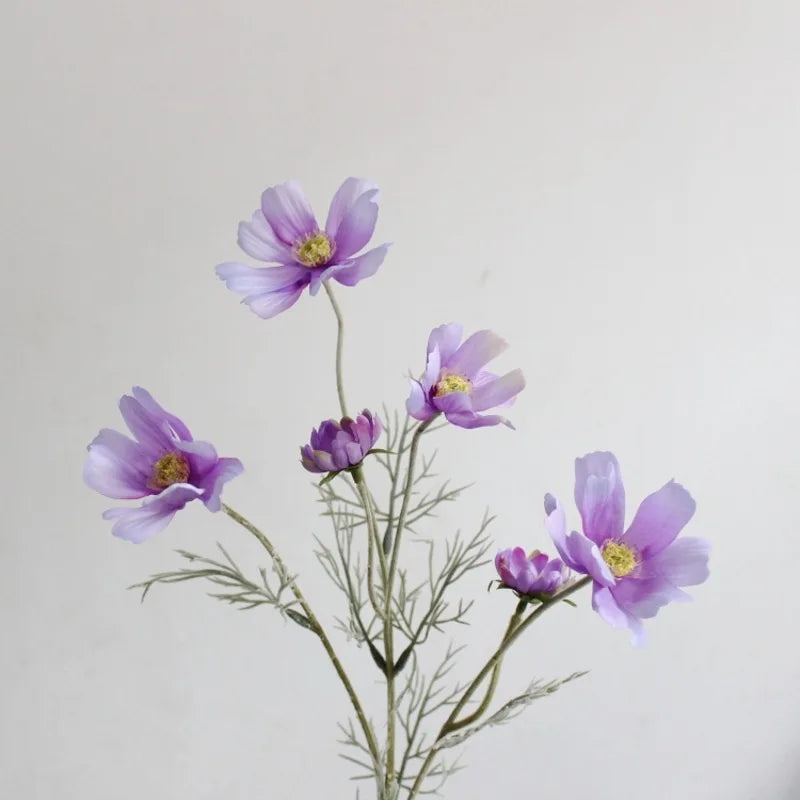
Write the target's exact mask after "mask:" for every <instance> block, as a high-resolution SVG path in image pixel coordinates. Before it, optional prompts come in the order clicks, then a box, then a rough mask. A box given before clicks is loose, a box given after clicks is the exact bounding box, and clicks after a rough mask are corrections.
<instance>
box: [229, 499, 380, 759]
mask: <svg viewBox="0 0 800 800" xmlns="http://www.w3.org/2000/svg"><path fill="white" fill-rule="evenodd" d="M222 510H223V511H224V512H225V513H226V514H227V515H228V516H229V517H230V518H231V519H232V520H233V521H234V522H237V523H238V524H239V525H241V526H242V527H243V528H244V529H245V530H246V531H248V532H249V533H251V534H252V535H253V536H255V538H256V539H258V541H259V542H260V543H261V546H262V547H263V548H264V549H265V550H266V551H267V553H268V554H269V557H270V558H271V559H272V563H273V564H274V565H275V569H276V570H277V572H278V574H279V576H280V577H281V579H282V580H285V579H288V580H289V588H290V589H291V591H292V594H293V595H294V596H295V598H296V599H297V602H298V603H299V604H300V607H301V608H302V609H303V613H304V614H305V615H306V619H308V622H309V624H310V625H311V627H312V628H313V630H314V632H315V633H316V634H317V636H318V637H319V640H320V641H321V642H322V646H323V647H324V648H325V652H326V653H327V654H328V658H329V659H330V661H331V663H332V664H333V668H334V669H335V670H336V674H337V675H338V676H339V680H340V681H341V682H342V685H343V686H344V688H345V691H346V692H347V696H348V697H349V698H350V702H351V704H352V706H353V710H354V711H355V713H356V717H357V718H358V722H359V724H360V725H361V730H362V731H363V732H364V738H365V739H366V743H367V748H368V749H369V753H370V756H372V759H373V762H374V763H375V765H376V767H378V766H380V751H379V750H378V744H377V742H376V741H375V735H374V734H373V732H372V727H371V726H370V724H369V721H368V720H367V718H366V716H365V714H364V709H363V708H362V707H361V701H360V700H359V699H358V695H357V694H356V690H355V689H354V688H353V684H352V683H351V682H350V677H349V676H348V674H347V673H346V672H345V670H344V667H343V666H342V664H341V662H340V661H339V658H338V656H337V655H336V651H335V650H334V649H333V645H332V644H331V642H330V639H328V636H327V634H326V633H325V630H324V628H323V627H322V625H321V624H320V622H319V620H318V619H317V617H316V615H315V614H314V612H313V611H312V609H311V606H310V605H309V604H308V601H307V600H306V598H305V596H304V595H303V593H302V592H301V591H300V587H299V586H298V585H297V582H296V581H295V580H294V578H292V577H291V576H290V573H289V571H288V570H287V569H286V565H285V564H284V563H283V559H282V558H281V557H280V555H278V551H277V550H276V549H275V547H274V546H273V544H272V542H271V541H270V540H269V539H268V538H267V536H266V535H265V534H264V533H262V531H260V530H259V529H258V528H257V527H256V526H255V525H253V523H252V522H250V520H248V519H247V518H246V517H243V516H242V515H241V514H240V513H239V512H238V511H234V510H233V509H232V508H231V507H230V506H228V505H226V504H225V503H223V504H222Z"/></svg>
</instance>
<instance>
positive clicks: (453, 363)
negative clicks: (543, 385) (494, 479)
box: [406, 322, 525, 428]
mask: <svg viewBox="0 0 800 800" xmlns="http://www.w3.org/2000/svg"><path fill="white" fill-rule="evenodd" d="M461 336H462V329H461V325H459V324H457V323H455V322H451V323H449V324H447V325H440V326H439V327H438V328H434V329H433V330H432V331H431V334H430V336H429V337H428V352H427V360H426V365H425V374H424V375H423V376H422V378H421V379H420V380H415V379H413V378H412V379H411V394H410V395H409V397H408V400H406V409H407V410H408V413H409V414H410V415H411V416H412V417H414V419H418V420H422V421H425V420H428V419H430V418H431V417H433V416H435V415H436V414H439V413H442V414H444V415H445V417H446V418H447V420H448V422H452V423H453V424H454V425H458V426H460V427H462V428H479V427H483V426H485V425H497V424H498V423H503V425H507V426H508V427H509V428H513V427H514V426H513V425H512V424H511V423H510V422H509V421H508V420H507V419H506V418H505V417H502V416H500V415H499V414H480V413H478V412H481V411H487V410H490V409H493V408H496V407H499V406H507V405H510V404H511V403H512V402H513V401H514V399H515V398H516V396H517V395H518V394H519V393H520V392H521V391H522V390H523V389H524V388H525V378H524V377H523V375H522V371H521V370H519V369H515V370H512V371H511V372H508V373H506V374H505V375H503V376H502V377H501V376H498V375H495V374H493V373H491V372H487V371H486V370H484V367H485V366H486V364H488V363H489V362H490V361H491V360H492V359H494V358H496V357H497V356H498V355H500V353H502V352H503V351H504V350H505V349H506V348H507V347H508V343H507V342H506V341H505V340H504V339H501V338H500V337H499V336H498V335H497V334H496V333H493V332H492V331H478V332H477V333H473V334H472V336H470V337H469V338H468V339H467V340H466V341H464V342H463V343H462V342H461Z"/></svg>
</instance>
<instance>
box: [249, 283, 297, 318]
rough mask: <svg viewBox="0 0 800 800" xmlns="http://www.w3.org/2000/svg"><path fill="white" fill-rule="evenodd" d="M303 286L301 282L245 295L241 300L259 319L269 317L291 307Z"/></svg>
mask: <svg viewBox="0 0 800 800" xmlns="http://www.w3.org/2000/svg"><path fill="white" fill-rule="evenodd" d="M304 288H305V286H303V285H302V284H301V285H300V286H296V287H290V288H288V289H281V290H279V291H277V292H268V293H266V294H253V295H250V296H249V297H245V298H244V300H243V301H242V302H243V303H246V304H247V305H248V306H249V307H250V310H251V311H252V312H253V313H254V314H257V315H258V316H259V317H261V319H271V318H272V317H274V316H277V315H278V314H280V313H281V311H286V309H287V308H291V307H292V306H293V305H294V304H295V303H296V302H297V301H298V300H299V299H300V295H301V294H303V289H304Z"/></svg>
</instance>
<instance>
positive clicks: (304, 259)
mask: <svg viewBox="0 0 800 800" xmlns="http://www.w3.org/2000/svg"><path fill="white" fill-rule="evenodd" d="M377 218H378V187H377V186H375V185H374V184H372V183H370V182H369V181H365V180H361V179H360V178H348V179H347V180H346V181H345V182H344V183H343V184H342V185H341V186H340V187H339V189H338V191H337V192H336V194H335V195H334V196H333V200H332V201H331V206H330V210H329V211H328V220H327V222H326V223H325V228H324V229H323V228H320V226H319V225H318V223H317V220H316V218H315V217H314V212H313V211H312V210H311V206H310V205H309V202H308V200H307V199H306V196H305V194H304V193H303V190H302V189H301V188H300V185H299V184H298V183H297V182H296V181H287V182H286V183H282V184H279V185H278V186H270V187H269V188H268V189H266V190H265V191H264V193H263V194H262V195H261V208H259V209H257V210H256V211H255V212H254V213H253V216H252V219H251V220H250V221H249V222H240V223H239V237H238V242H239V247H241V248H242V250H244V252H245V253H247V255H249V256H251V257H252V258H255V259H256V260H258V261H264V262H266V263H268V264H277V265H278V266H273V267H249V266H247V265H246V264H241V263H239V262H235V261H233V262H228V263H225V264H220V265H218V266H217V269H216V271H217V275H218V276H219V277H220V278H221V279H222V280H224V281H225V283H226V285H227V287H228V288H229V289H230V290H231V291H232V292H236V293H237V294H241V295H244V299H243V301H242V302H244V303H247V305H248V306H249V307H250V308H251V310H252V311H254V312H255V313H256V314H258V316H259V317H262V318H263V319H269V318H270V317H274V316H275V315H276V314H280V312H281V311H285V310H286V309H287V308H290V307H291V306H293V305H294V304H295V303H296V302H297V300H298V299H299V297H300V295H301V294H302V293H303V290H304V289H305V288H306V287H309V291H310V293H311V294H312V295H314V294H316V293H317V292H318V291H319V288H320V286H322V284H323V282H324V281H326V280H328V279H329V278H333V279H334V280H336V281H338V282H339V283H341V284H344V285H345V286H355V285H356V284H357V283H358V282H359V281H361V280H363V279H364V278H368V277H370V276H371V275H374V274H375V272H376V271H377V270H378V267H380V265H381V264H382V263H383V259H384V258H385V257H386V252H387V250H388V249H389V245H388V244H382V245H379V246H378V247H375V248H373V249H372V250H367V252H365V253H361V254H360V255H359V251H360V250H362V249H363V248H364V246H365V245H366V244H367V242H369V240H370V238H371V237H372V233H373V231H374V229H375V222H376V220H377Z"/></svg>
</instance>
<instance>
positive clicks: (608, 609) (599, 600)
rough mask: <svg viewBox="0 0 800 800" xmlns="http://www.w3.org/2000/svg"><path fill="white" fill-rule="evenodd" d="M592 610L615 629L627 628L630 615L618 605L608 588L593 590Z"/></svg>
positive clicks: (596, 587) (602, 587) (601, 587)
mask: <svg viewBox="0 0 800 800" xmlns="http://www.w3.org/2000/svg"><path fill="white" fill-rule="evenodd" d="M592 608H593V609H594V610H595V611H596V612H597V613H598V614H599V615H600V616H601V617H602V618H603V619H604V620H605V621H606V622H607V623H608V624H609V625H611V626H612V627H613V628H627V627H628V615H627V614H626V613H625V612H624V611H623V610H622V609H621V608H620V607H619V606H618V605H617V601H616V600H615V598H614V595H613V594H612V593H611V589H609V588H608V587H607V586H598V585H597V584H595V586H594V587H593V588H592Z"/></svg>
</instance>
